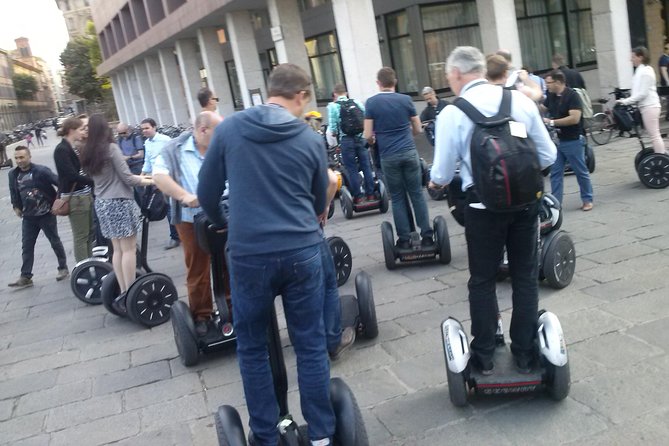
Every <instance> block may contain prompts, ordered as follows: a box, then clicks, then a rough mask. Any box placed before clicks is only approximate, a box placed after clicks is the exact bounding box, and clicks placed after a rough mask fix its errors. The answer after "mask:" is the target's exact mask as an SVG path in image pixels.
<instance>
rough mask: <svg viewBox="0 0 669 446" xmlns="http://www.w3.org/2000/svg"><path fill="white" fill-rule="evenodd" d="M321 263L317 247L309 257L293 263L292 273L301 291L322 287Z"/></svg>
mask: <svg viewBox="0 0 669 446" xmlns="http://www.w3.org/2000/svg"><path fill="white" fill-rule="evenodd" d="M322 263H323V262H322V260H321V253H320V250H318V249H316V251H315V253H314V254H313V255H312V256H310V257H309V258H307V259H305V260H300V261H297V262H294V263H293V275H294V277H295V281H296V284H299V289H300V290H301V291H303V292H311V291H314V290H318V289H320V288H322V284H323V279H322V269H323V267H322Z"/></svg>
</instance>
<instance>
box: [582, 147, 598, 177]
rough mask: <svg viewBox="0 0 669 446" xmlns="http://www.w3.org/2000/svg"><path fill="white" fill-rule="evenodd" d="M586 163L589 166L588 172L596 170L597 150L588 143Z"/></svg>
mask: <svg viewBox="0 0 669 446" xmlns="http://www.w3.org/2000/svg"><path fill="white" fill-rule="evenodd" d="M585 165H586V166H588V172H590V173H593V172H594V171H595V167H596V162H595V151H594V150H592V146H590V144H587V143H586V144H585Z"/></svg>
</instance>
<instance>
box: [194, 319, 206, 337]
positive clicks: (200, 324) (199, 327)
mask: <svg viewBox="0 0 669 446" xmlns="http://www.w3.org/2000/svg"><path fill="white" fill-rule="evenodd" d="M208 330H209V324H207V321H196V322H195V334H197V335H198V336H200V337H202V336H205V335H206V334H207V331H208Z"/></svg>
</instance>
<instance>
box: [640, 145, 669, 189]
mask: <svg viewBox="0 0 669 446" xmlns="http://www.w3.org/2000/svg"><path fill="white" fill-rule="evenodd" d="M637 174H638V175H639V180H641V183H642V184H643V185H644V186H646V187H647V188H649V189H664V188H665V187H667V186H669V155H665V154H663V153H653V154H651V155H648V156H646V157H644V158H643V159H642V160H641V161H640V162H639V167H638V169H637Z"/></svg>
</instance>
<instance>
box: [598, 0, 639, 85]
mask: <svg viewBox="0 0 669 446" xmlns="http://www.w3.org/2000/svg"><path fill="white" fill-rule="evenodd" d="M592 26H593V28H594V31H595V47H596V48H597V68H598V70H597V71H598V73H599V88H600V92H599V93H600V96H601V97H603V98H605V97H608V96H607V95H608V93H609V92H611V91H613V89H614V88H615V87H619V88H631V87H632V74H633V70H632V63H631V62H630V51H631V46H632V42H631V39H630V32H629V23H628V18H627V2H626V0H592ZM590 96H591V97H593V98H594V97H597V95H596V94H595V93H594V92H590Z"/></svg>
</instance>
